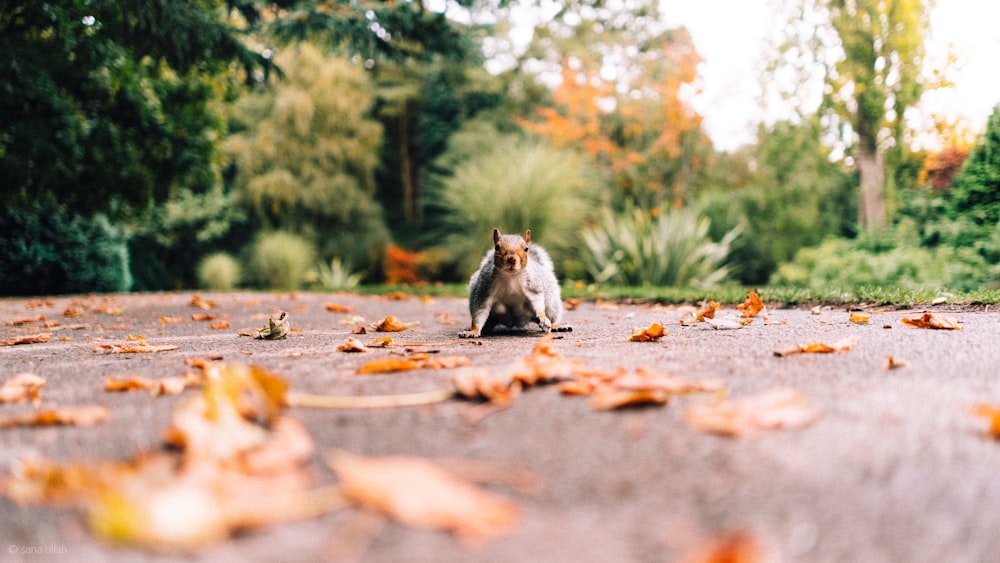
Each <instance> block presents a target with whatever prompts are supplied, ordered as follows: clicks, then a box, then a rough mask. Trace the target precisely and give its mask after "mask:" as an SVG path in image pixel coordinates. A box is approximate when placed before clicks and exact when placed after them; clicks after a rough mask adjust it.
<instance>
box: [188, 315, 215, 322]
mask: <svg viewBox="0 0 1000 563" xmlns="http://www.w3.org/2000/svg"><path fill="white" fill-rule="evenodd" d="M191 320H192V321H214V320H215V315H209V314H207V313H191Z"/></svg>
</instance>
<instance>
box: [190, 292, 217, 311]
mask: <svg viewBox="0 0 1000 563" xmlns="http://www.w3.org/2000/svg"><path fill="white" fill-rule="evenodd" d="M191 306H192V307H198V308H199V309H214V308H215V301H205V300H204V299H202V298H201V294H200V293H195V294H194V295H193V296H192V297H191Z"/></svg>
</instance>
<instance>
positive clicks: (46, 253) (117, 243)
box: [0, 208, 132, 295]
mask: <svg viewBox="0 0 1000 563" xmlns="http://www.w3.org/2000/svg"><path fill="white" fill-rule="evenodd" d="M126 241H127V237H126V235H125V233H124V231H123V230H122V229H121V228H118V227H116V226H114V225H112V224H111V223H110V222H109V221H108V219H107V218H106V217H104V216H103V215H95V216H93V217H87V216H82V215H77V214H74V213H72V212H67V211H63V210H49V209H37V210H28V209H23V208H8V209H4V210H0V247H2V248H3V251H2V252H0V294H3V295H45V294H65V293H89V292H115V291H128V290H129V289H130V287H131V286H132V276H131V274H130V273H129V254H128V247H127V246H126Z"/></svg>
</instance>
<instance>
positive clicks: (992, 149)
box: [947, 105, 1000, 227]
mask: <svg viewBox="0 0 1000 563" xmlns="http://www.w3.org/2000/svg"><path fill="white" fill-rule="evenodd" d="M947 202H948V210H949V215H950V216H951V217H952V218H958V217H960V216H964V217H967V218H969V219H971V220H972V221H973V222H975V223H976V224H977V225H985V226H988V227H993V226H995V225H997V224H998V223H1000V105H998V106H996V107H995V108H993V113H992V114H991V115H990V118H989V121H988V122H987V124H986V133H985V134H984V135H983V137H982V139H981V140H980V142H979V143H977V144H976V145H975V147H973V149H972V152H971V153H970V154H969V157H968V158H967V159H966V161H965V164H964V165H963V166H962V168H961V170H959V172H958V174H957V175H955V177H954V179H953V180H952V183H951V187H950V188H949V190H948V195H947Z"/></svg>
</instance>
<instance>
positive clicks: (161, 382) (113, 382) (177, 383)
mask: <svg viewBox="0 0 1000 563" xmlns="http://www.w3.org/2000/svg"><path fill="white" fill-rule="evenodd" d="M200 383H201V378H200V377H198V376H197V374H195V372H192V371H188V372H187V373H185V374H184V375H182V376H173V377H164V378H161V379H150V378H147V377H139V376H133V377H129V378H118V377H114V376H109V377H107V378H105V380H104V390H105V391H107V392H109V393H115V392H124V391H148V392H149V394H150V395H153V396H154V397H157V396H160V395H177V394H178V393H180V392H181V391H184V389H186V388H188V387H191V386H194V385H198V384H200Z"/></svg>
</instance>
